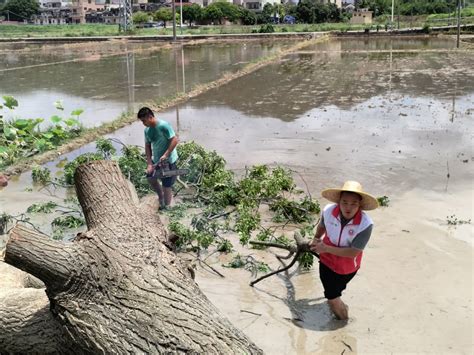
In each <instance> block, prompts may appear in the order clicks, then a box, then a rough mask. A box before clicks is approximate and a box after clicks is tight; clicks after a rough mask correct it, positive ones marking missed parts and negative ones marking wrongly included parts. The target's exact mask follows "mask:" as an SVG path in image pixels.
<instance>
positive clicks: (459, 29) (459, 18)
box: [456, 0, 461, 48]
mask: <svg viewBox="0 0 474 355" xmlns="http://www.w3.org/2000/svg"><path fill="white" fill-rule="evenodd" d="M459 37H461V0H458V36H457V40H456V48H459Z"/></svg>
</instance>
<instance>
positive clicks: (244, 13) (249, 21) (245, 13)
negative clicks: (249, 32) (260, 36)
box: [240, 8, 257, 25]
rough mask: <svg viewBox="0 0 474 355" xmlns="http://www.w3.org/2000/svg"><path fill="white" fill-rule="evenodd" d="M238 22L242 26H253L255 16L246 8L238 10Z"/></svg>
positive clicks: (255, 21) (255, 19)
mask: <svg viewBox="0 0 474 355" xmlns="http://www.w3.org/2000/svg"><path fill="white" fill-rule="evenodd" d="M240 20H241V21H242V24H243V25H255V24H256V23H257V16H256V15H255V13H254V12H253V11H250V10H249V9H246V8H241V9H240Z"/></svg>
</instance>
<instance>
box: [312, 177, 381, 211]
mask: <svg viewBox="0 0 474 355" xmlns="http://www.w3.org/2000/svg"><path fill="white" fill-rule="evenodd" d="M343 191H347V192H354V193H356V194H358V195H360V196H361V197H362V200H361V201H360V208H361V209H362V210H374V209H376V208H377V207H379V203H378V201H377V199H376V198H375V197H374V196H372V195H370V194H368V193H367V192H364V191H363V190H362V185H361V184H359V183H358V182H357V181H346V182H345V183H344V185H343V186H342V187H341V188H340V189H338V188H334V189H326V190H323V191H322V192H321V195H322V196H323V197H324V198H325V199H327V200H329V201H331V202H335V203H339V200H340V198H341V192H343Z"/></svg>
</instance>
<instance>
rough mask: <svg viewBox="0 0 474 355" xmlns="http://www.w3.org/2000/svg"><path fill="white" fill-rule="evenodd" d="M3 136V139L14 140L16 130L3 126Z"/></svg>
mask: <svg viewBox="0 0 474 355" xmlns="http://www.w3.org/2000/svg"><path fill="white" fill-rule="evenodd" d="M3 134H4V135H5V138H6V139H8V140H10V141H12V140H14V139H15V138H16V129H15V128H13V127H9V126H5V127H3Z"/></svg>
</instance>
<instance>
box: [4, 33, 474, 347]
mask: <svg viewBox="0 0 474 355" xmlns="http://www.w3.org/2000/svg"><path fill="white" fill-rule="evenodd" d="M373 41H375V43H374V42H373ZM409 41H410V42H409V43H405V42H403V41H402V42H394V41H390V40H388V39H375V40H371V41H365V40H356V39H337V40H331V41H330V42H327V43H321V44H316V45H314V46H313V47H308V48H304V49H302V50H301V52H299V53H293V54H289V55H287V56H285V57H283V58H282V59H281V60H275V61H274V63H272V64H270V65H267V66H264V67H261V68H259V69H258V70H255V71H252V72H251V73H249V75H245V76H241V77H239V78H236V79H235V80H232V81H230V82H228V83H226V84H225V85H222V86H220V87H219V88H216V89H213V90H210V91H207V92H205V93H203V94H202V95H198V96H196V97H194V98H192V99H191V100H189V101H187V102H186V103H184V104H181V105H179V106H176V107H173V108H170V109H167V110H165V111H163V112H162V113H160V114H159V118H161V119H165V120H167V121H169V122H170V123H171V124H172V125H173V126H174V127H175V129H176V131H177V132H178V134H179V136H180V139H181V140H185V141H186V140H194V141H196V142H197V143H199V144H202V145H204V146H205V147H206V148H208V149H215V150H216V151H217V152H218V153H219V154H221V155H223V156H224V157H225V159H226V160H227V162H228V164H229V166H230V167H231V168H232V169H234V170H235V171H236V172H237V173H238V174H239V173H242V171H244V169H245V167H246V166H250V165H253V164H270V165H274V164H280V165H285V166H287V167H288V168H290V169H292V170H294V171H295V180H296V181H297V183H298V185H299V186H301V187H302V188H305V187H306V186H307V188H308V190H309V192H310V193H311V194H312V195H313V196H314V197H318V196H319V192H320V191H321V189H323V188H326V187H337V186H340V185H341V184H342V183H343V182H344V180H348V179H354V180H358V181H360V182H361V183H362V184H363V186H364V187H365V189H366V190H368V191H369V192H371V193H372V194H374V195H376V196H382V195H386V196H388V197H389V199H390V205H389V207H385V208H380V209H377V210H375V211H372V212H370V215H371V217H372V218H373V219H374V221H375V228H374V232H373V236H372V238H371V240H370V242H369V244H368V247H367V249H366V251H365V256H364V260H363V264H362V268H361V270H360V271H359V272H358V274H357V275H356V277H355V278H354V280H353V281H352V282H351V283H350V284H349V286H348V289H347V290H346V291H345V293H344V296H343V299H344V301H345V302H346V303H347V304H348V305H349V307H350V320H349V322H347V323H345V322H340V321H337V320H335V319H334V318H333V317H332V315H331V314H330V311H329V309H328V307H327V305H326V303H325V300H324V299H323V290H322V287H321V283H320V282H319V279H318V275H317V271H316V269H314V270H312V271H309V272H301V271H298V270H291V274H292V277H291V278H288V277H285V276H284V275H282V276H281V277H280V276H275V277H271V278H270V279H267V280H264V281H262V282H261V283H259V284H257V285H256V286H255V287H254V288H252V287H250V286H249V285H248V283H249V282H250V280H251V278H252V276H251V275H250V273H248V272H247V271H245V270H233V269H232V270H231V269H227V268H224V267H222V264H225V263H226V262H228V261H229V259H230V258H231V257H230V256H217V255H213V256H211V257H209V259H208V260H207V262H208V263H209V264H210V265H212V266H213V267H215V268H216V269H218V270H219V271H220V272H221V273H223V274H224V275H225V276H226V277H225V278H221V277H219V276H218V275H216V274H215V273H213V272H212V271H210V270H209V268H207V267H206V266H205V265H204V266H202V267H199V268H198V273H197V282H198V283H199V285H200V287H201V288H202V289H203V290H204V292H205V293H206V295H207V296H208V297H209V298H210V300H211V301H212V302H213V303H214V304H215V305H216V306H217V307H218V308H219V309H220V310H221V311H222V312H223V313H224V314H226V315H227V316H228V317H229V319H230V320H231V321H232V322H233V323H234V324H235V325H237V326H238V327H240V328H241V329H242V330H243V331H244V332H246V333H247V334H248V335H249V336H250V337H251V338H252V339H253V340H254V341H255V342H256V343H257V344H258V345H259V346H260V347H262V349H264V351H265V352H266V353H269V354H341V353H344V354H348V353H364V354H365V353H377V354H386V353H420V352H421V353H443V354H468V353H471V352H472V350H473V338H472V329H473V306H472V286H473V274H472V270H473V269H472V261H473V233H472V224H462V225H448V216H453V215H454V216H456V217H457V218H459V219H461V220H465V221H467V220H469V219H470V220H474V213H473V203H472V202H473V185H472V181H474V179H473V178H474V169H473V164H474V155H473V151H472V147H473V139H474V136H473V135H472V132H473V131H474V129H473V128H474V127H473V120H472V118H473V114H474V71H473V70H474V69H473V68H474V61H473V60H474V59H473V58H474V56H473V52H472V51H469V50H461V51H456V50H453V47H454V45H453V42H451V41H449V40H444V39H442V40H441V42H438V41H437V40H436V39H431V40H430V41H428V42H425V41H424V40H422V41H419V40H416V39H410V40H409ZM142 130H143V127H142V126H141V125H139V124H138V123H135V124H132V125H130V126H127V127H125V128H122V129H120V130H118V131H116V132H114V133H112V134H110V136H113V137H115V138H119V139H120V140H122V141H124V142H125V143H129V144H140V145H141V144H142V134H143V133H142ZM92 148H93V144H89V145H85V146H83V147H82V148H81V149H79V150H77V151H74V152H72V153H68V154H66V155H65V156H64V157H63V158H67V159H72V158H73V157H74V156H76V155H78V154H80V153H83V152H86V151H88V150H90V149H92ZM57 163H58V161H56V162H52V163H49V164H47V166H48V167H51V168H53V170H55V169H57V168H55V165H57ZM30 185H31V182H30V178H29V174H23V175H22V176H20V177H18V178H16V179H13V180H12V181H11V182H10V185H9V186H8V187H7V188H6V189H3V190H1V191H0V203H1V209H2V210H3V211H6V212H8V213H19V212H21V211H23V210H24V209H25V208H26V206H28V205H30V204H31V203H33V202H38V201H40V200H41V201H45V200H48V199H50V197H49V196H48V192H47V191H45V190H44V189H43V190H41V191H40V190H39V189H37V188H35V189H34V190H33V192H27V191H24V189H25V188H26V187H29V186H30ZM53 198H56V197H53ZM61 198H62V196H61ZM320 201H321V204H323V205H324V204H325V203H326V202H327V201H324V200H323V199H322V198H321V199H320ZM284 233H286V234H287V235H288V236H289V237H291V235H292V231H291V229H290V230H287V231H285V232H284ZM231 237H232V236H231ZM233 238H235V236H233ZM234 245H235V246H236V248H238V251H239V252H241V253H242V254H244V255H247V254H253V255H257V256H259V257H261V258H263V260H265V261H266V262H268V263H269V264H270V266H271V267H272V268H277V267H278V266H279V263H278V262H277V260H276V258H275V257H274V255H273V254H271V253H265V252H261V251H253V250H245V249H240V248H239V247H238V242H237V241H236V240H235V239H234Z"/></svg>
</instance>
